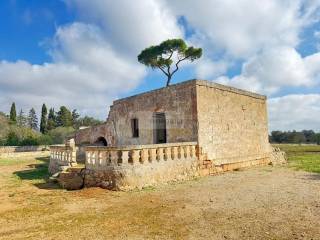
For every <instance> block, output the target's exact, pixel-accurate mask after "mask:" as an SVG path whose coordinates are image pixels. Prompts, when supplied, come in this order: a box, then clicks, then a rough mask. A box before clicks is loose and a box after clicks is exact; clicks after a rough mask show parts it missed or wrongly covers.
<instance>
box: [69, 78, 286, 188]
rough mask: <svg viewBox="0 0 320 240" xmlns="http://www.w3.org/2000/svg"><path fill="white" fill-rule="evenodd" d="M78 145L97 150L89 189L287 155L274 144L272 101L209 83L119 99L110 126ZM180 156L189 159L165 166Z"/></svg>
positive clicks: (85, 135) (81, 135)
mask: <svg viewBox="0 0 320 240" xmlns="http://www.w3.org/2000/svg"><path fill="white" fill-rule="evenodd" d="M75 142H76V145H78V146H83V145H93V146H91V147H86V148H85V149H86V150H85V151H86V152H87V155H86V172H87V174H88V177H86V179H90V178H92V181H91V182H90V181H89V180H87V181H89V182H87V183H86V182H85V185H88V186H90V185H99V184H100V185H101V184H102V185H103V184H105V185H108V184H109V186H112V187H115V186H116V187H118V188H123V186H124V188H130V187H135V186H138V187H141V186H146V185H148V184H156V183H157V182H167V181H171V180H175V179H187V178H190V177H194V176H197V175H208V174H214V173H216V172H219V171H227V170H232V169H236V168H240V167H247V166H251V165H260V164H268V163H270V162H271V161H272V160H274V159H275V158H277V159H279V156H278V155H279V154H280V152H274V151H273V148H272V147H271V145H270V144H269V141H268V118H267V106H266V97H265V96H263V95H259V94H255V93H251V92H248V91H244V90H240V89H236V88H233V87H228V86H224V85H220V84H216V83H213V82H209V81H204V80H190V81H185V82H182V83H179V84H175V85H171V86H169V87H165V88H161V89H157V90H153V91H150V92H146V93H142V94H139V95H135V96H131V97H128V98H123V99H120V100H116V101H114V102H113V105H112V106H111V107H110V111H109V115H108V117H107V120H106V122H105V123H104V124H102V125H99V126H95V127H92V128H87V129H83V130H80V131H78V132H77V133H76V134H75ZM98 146H100V147H98ZM102 146H104V147H102ZM152 149H153V150H154V156H152V151H153V150H152ZM193 149H194V153H193ZM134 150H137V151H138V152H137V154H138V155H137V156H135V153H134ZM110 151H114V153H113V154H114V155H112V152H110ZM102 152H103V154H102ZM126 152H128V154H127V153H126ZM126 154H127V156H125V157H123V156H124V155H126ZM146 154H147V156H146ZM192 154H194V156H192ZM175 155H176V156H175ZM276 155H277V156H276ZM280 155H281V156H282V157H283V154H282V153H281V154H280ZM188 156H189V157H188ZM281 156H280V158H281ZM174 157H176V158H177V159H181V158H185V159H187V160H186V161H185V162H184V163H183V164H181V163H177V165H172V164H168V163H164V166H162V165H161V167H159V166H160V165H159V162H160V160H163V161H164V162H168V159H171V160H174V159H173V158H174ZM134 158H136V159H134ZM91 160H93V161H91ZM108 161H109V163H108ZM124 161H127V162H126V163H124ZM134 161H136V162H139V164H140V165H141V166H140V165H139V164H135V162H134ZM188 161H189V162H188ZM93 162H94V164H92V163H93ZM97 162H100V163H102V164H100V165H103V164H104V166H105V167H99V166H100V165H99V164H96V163H97ZM146 163H147V164H148V165H149V167H146V166H145V164H146ZM185 163H186V164H185ZM154 164H158V165H154ZM93 165H94V166H93ZM98 165H99V166H98ZM150 166H151V167H150ZM128 167H129V168H128ZM141 167H142V168H143V170H141ZM138 168H139V169H140V170H138ZM102 169H104V170H102ZM106 169H108V170H106ZM128 169H129V170H128ZM97 172H99V174H100V175H99V174H97ZM105 179H107V180H106V181H104V180H105ZM103 182H105V183H103Z"/></svg>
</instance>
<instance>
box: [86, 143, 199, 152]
mask: <svg viewBox="0 0 320 240" xmlns="http://www.w3.org/2000/svg"><path fill="white" fill-rule="evenodd" d="M197 144H198V143H197V142H176V143H160V144H146V145H123V146H116V147H108V146H86V147H85V150H87V149H88V150H94V149H97V150H99V151H103V150H106V151H107V150H142V149H150V148H163V147H178V146H192V145H197Z"/></svg>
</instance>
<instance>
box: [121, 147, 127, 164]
mask: <svg viewBox="0 0 320 240" xmlns="http://www.w3.org/2000/svg"><path fill="white" fill-rule="evenodd" d="M121 152H122V155H121V159H122V164H123V165H127V164H128V163H129V151H128V150H122V151H121Z"/></svg>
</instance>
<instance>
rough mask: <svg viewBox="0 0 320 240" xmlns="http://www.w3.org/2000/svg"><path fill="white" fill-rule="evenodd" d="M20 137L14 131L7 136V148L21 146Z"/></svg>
mask: <svg viewBox="0 0 320 240" xmlns="http://www.w3.org/2000/svg"><path fill="white" fill-rule="evenodd" d="M19 143H20V141H19V137H18V136H17V134H16V133H15V132H14V131H10V132H9V133H8V135H7V140H6V143H5V145H7V146H19V145H20V144H19Z"/></svg>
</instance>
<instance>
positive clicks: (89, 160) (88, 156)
mask: <svg viewBox="0 0 320 240" xmlns="http://www.w3.org/2000/svg"><path fill="white" fill-rule="evenodd" d="M86 162H87V163H88V164H89V165H91V164H92V162H91V151H86Z"/></svg>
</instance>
